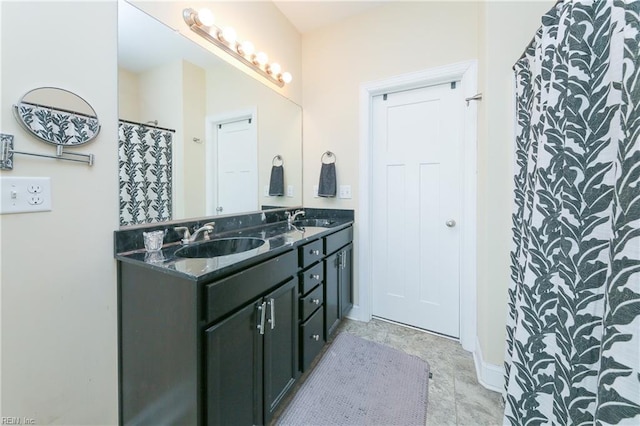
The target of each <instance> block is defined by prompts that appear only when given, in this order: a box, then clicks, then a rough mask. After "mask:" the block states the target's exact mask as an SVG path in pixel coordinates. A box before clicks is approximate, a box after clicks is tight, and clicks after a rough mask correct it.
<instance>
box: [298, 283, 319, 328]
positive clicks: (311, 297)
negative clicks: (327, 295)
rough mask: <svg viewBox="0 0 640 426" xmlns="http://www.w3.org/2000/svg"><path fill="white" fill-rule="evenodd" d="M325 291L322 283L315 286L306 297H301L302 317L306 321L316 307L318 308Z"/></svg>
mask: <svg viewBox="0 0 640 426" xmlns="http://www.w3.org/2000/svg"><path fill="white" fill-rule="evenodd" d="M323 293H324V291H323V288H322V286H321V285H319V286H318V287H316V288H315V290H313V291H312V292H311V293H309V294H307V295H306V296H305V297H302V298H300V318H301V319H302V321H305V320H306V319H307V317H309V315H311V314H312V313H313V312H314V311H315V310H316V309H318V308H319V307H320V306H321V305H322V302H323V299H324V294H323Z"/></svg>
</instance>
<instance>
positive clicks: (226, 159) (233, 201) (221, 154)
mask: <svg viewBox="0 0 640 426" xmlns="http://www.w3.org/2000/svg"><path fill="white" fill-rule="evenodd" d="M255 125H256V124H255V123H254V122H253V121H252V122H249V120H246V119H245V120H240V121H236V122H232V123H224V124H221V125H219V126H218V132H217V141H218V143H217V144H218V155H217V158H218V162H217V163H218V167H217V175H218V179H217V182H218V185H217V191H218V208H222V210H219V211H217V213H219V214H232V213H240V212H247V211H254V210H258V147H257V141H256V136H255V135H256V133H255V128H254V127H255Z"/></svg>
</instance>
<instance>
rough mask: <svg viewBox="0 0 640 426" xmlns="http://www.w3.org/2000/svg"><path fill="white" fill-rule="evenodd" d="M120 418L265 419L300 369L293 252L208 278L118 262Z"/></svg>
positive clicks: (199, 422) (243, 422)
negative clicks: (205, 280)
mask: <svg viewBox="0 0 640 426" xmlns="http://www.w3.org/2000/svg"><path fill="white" fill-rule="evenodd" d="M118 270H119V303H120V318H119V328H120V407H121V414H120V415H121V417H120V424H123V425H130V424H131V425H135V424H184V425H218V424H233V425H255V424H267V423H269V421H270V420H271V417H272V414H273V412H274V411H275V409H276V408H277V406H278V404H279V403H280V401H281V400H282V398H283V397H284V396H285V395H286V394H287V392H288V391H289V390H290V389H292V387H293V385H294V383H295V381H296V379H297V377H298V376H299V374H300V372H299V355H298V350H299V342H298V333H299V322H298V321H299V315H298V306H299V293H298V281H297V272H298V256H297V251H296V250H290V251H288V252H285V253H283V254H280V255H278V256H276V257H273V258H271V259H268V260H266V261H263V262H261V263H258V264H257V265H254V266H251V267H248V268H245V269H243V270H241V271H239V272H237V273H235V274H232V275H230V276H227V277H226V278H223V279H219V280H216V281H214V282H211V283H198V282H195V281H192V280H188V279H184V278H180V277H176V276H174V275H171V274H167V273H164V272H160V271H157V270H154V269H150V268H147V267H144V266H139V265H136V264H132V263H125V262H119V265H118Z"/></svg>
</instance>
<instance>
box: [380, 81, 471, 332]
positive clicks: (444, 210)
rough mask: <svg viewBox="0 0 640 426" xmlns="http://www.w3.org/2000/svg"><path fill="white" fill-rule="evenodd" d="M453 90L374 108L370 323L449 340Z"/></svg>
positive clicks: (457, 210)
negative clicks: (408, 328) (372, 317)
mask: <svg viewBox="0 0 640 426" xmlns="http://www.w3.org/2000/svg"><path fill="white" fill-rule="evenodd" d="M457 86H458V88H457V89H456V88H454V84H452V83H447V84H442V85H438V86H431V87H426V88H421V89H415V90H409V91H403V92H396V93H390V94H388V95H386V96H383V95H380V96H377V97H375V98H374V100H373V170H372V171H373V186H372V188H373V189H372V203H373V205H372V207H373V215H372V220H373V235H372V242H373V244H372V246H373V259H372V260H373V261H372V265H373V270H372V272H373V274H372V276H373V278H372V280H373V315H375V316H378V317H381V318H386V319H389V320H392V321H397V322H400V323H404V324H408V325H412V326H415V327H419V328H423V329H426V330H431V331H434V332H437V333H441V334H445V335H448V336H452V337H459V335H460V333H459V328H460V320H459V314H460V313H459V310H460V304H459V293H460V282H459V270H460V264H459V259H460V230H459V226H460V225H461V224H459V223H456V222H459V220H460V218H461V217H462V215H461V205H462V202H461V200H462V197H461V195H462V194H461V183H460V182H461V177H460V174H461V173H460V171H461V163H462V158H461V148H460V145H461V143H462V141H461V136H462V132H461V131H460V128H461V127H462V123H463V119H464V115H463V114H464V111H463V106H464V100H463V97H462V90H461V88H460V84H459V83H458V84H457ZM385 97H386V99H384V98H385Z"/></svg>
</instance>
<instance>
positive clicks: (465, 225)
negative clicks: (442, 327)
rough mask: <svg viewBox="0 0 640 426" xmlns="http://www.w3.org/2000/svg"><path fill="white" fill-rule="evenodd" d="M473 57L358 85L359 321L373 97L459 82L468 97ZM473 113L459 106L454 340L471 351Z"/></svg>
mask: <svg viewBox="0 0 640 426" xmlns="http://www.w3.org/2000/svg"><path fill="white" fill-rule="evenodd" d="M477 75H478V62H477V61H476V60H471V61H464V62H458V63H454V64H450V65H445V66H440V67H435V68H429V69H427V70H424V71H418V72H413V73H408V74H403V75H399V76H395V77H391V78H387V79H384V80H376V81H371V82H366V83H362V84H361V85H360V101H359V103H360V120H359V121H360V149H359V154H360V159H361V161H360V173H359V185H360V190H359V192H360V197H359V198H360V199H359V203H358V212H357V216H358V219H357V221H356V228H357V231H356V236H357V238H358V248H359V250H358V252H359V253H358V268H357V273H358V289H359V294H358V305H357V306H354V307H353V309H352V310H351V313H350V314H349V316H350V317H351V318H354V319H357V320H360V321H370V320H371V318H372V295H373V289H372V288H371V286H372V280H371V274H372V272H371V268H372V263H371V258H372V257H371V256H372V249H373V247H372V241H373V239H372V235H373V233H374V232H375V230H374V229H372V223H373V221H372V213H373V207H372V197H371V192H372V191H373V190H374V188H373V187H372V174H371V170H372V161H373V158H372V157H373V150H372V141H373V130H372V123H373V115H372V111H373V97H374V96H377V95H381V94H384V93H390V92H396V91H400V90H410V89H417V88H420V87H426V86H434V85H437V84H443V83H448V82H451V81H460V85H461V90H462V93H463V96H464V97H465V98H468V97H471V96H474V95H475V94H476V93H477V89H478V81H477V79H478V77H477ZM477 113H478V107H477V103H476V102H473V101H472V102H469V105H468V106H466V107H465V109H464V128H463V131H462V158H463V160H462V168H461V169H462V180H461V182H462V200H461V201H462V218H461V220H460V222H461V223H460V225H461V230H460V237H461V240H460V343H461V344H462V347H463V348H464V349H465V350H467V351H471V352H473V351H474V349H475V342H476V334H477V319H476V311H477V307H476V306H477V289H476V286H477V283H476V281H477V274H476V256H477V253H476V238H477V237H476V234H477V229H476V227H477V224H476V220H477V213H476V212H477V199H476V196H477V168H478V167H477V146H476V144H477Z"/></svg>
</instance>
